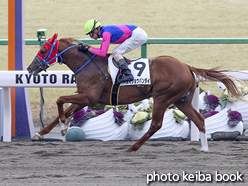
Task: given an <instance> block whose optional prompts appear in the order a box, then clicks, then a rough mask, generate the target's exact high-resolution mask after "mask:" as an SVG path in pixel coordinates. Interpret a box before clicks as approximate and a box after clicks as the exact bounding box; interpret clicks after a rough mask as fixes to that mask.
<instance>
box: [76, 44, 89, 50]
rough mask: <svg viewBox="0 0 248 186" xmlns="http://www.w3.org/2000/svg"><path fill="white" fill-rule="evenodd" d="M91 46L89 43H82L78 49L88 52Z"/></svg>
mask: <svg viewBox="0 0 248 186" xmlns="http://www.w3.org/2000/svg"><path fill="white" fill-rule="evenodd" d="M89 48H90V47H89V46H88V45H81V46H80V47H78V51H81V52H88V50H89Z"/></svg>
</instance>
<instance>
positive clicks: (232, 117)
mask: <svg viewBox="0 0 248 186" xmlns="http://www.w3.org/2000/svg"><path fill="white" fill-rule="evenodd" d="M228 117H229V120H228V122H227V124H228V125H229V126H230V127H234V126H236V125H237V124H238V123H239V122H240V121H243V120H242V115H241V114H240V113H239V112H238V111H229V112H228Z"/></svg>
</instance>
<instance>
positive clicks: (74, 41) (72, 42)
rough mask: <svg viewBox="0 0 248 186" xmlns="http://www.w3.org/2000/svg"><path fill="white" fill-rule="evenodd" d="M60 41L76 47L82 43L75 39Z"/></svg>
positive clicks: (67, 38) (62, 39) (69, 38)
mask: <svg viewBox="0 0 248 186" xmlns="http://www.w3.org/2000/svg"><path fill="white" fill-rule="evenodd" d="M60 40H61V41H64V42H65V43H67V44H68V45H75V44H78V43H82V42H81V41H80V40H79V39H77V38H74V37H66V38H61V39H60Z"/></svg>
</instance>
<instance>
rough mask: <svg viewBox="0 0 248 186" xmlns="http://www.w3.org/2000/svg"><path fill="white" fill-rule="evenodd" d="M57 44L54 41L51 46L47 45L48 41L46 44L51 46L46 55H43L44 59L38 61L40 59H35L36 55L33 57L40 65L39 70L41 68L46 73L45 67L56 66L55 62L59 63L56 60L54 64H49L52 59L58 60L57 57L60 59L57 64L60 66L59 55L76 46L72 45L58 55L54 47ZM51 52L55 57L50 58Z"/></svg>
mask: <svg viewBox="0 0 248 186" xmlns="http://www.w3.org/2000/svg"><path fill="white" fill-rule="evenodd" d="M57 42H59V41H58V40H57V39H55V40H54V43H53V44H51V43H49V42H48V41H47V42H46V43H47V44H49V45H50V46H51V48H50V50H49V51H48V52H47V54H46V55H45V57H44V58H43V59H42V60H40V59H39V58H38V57H37V55H36V56H35V59H36V60H37V61H38V62H39V63H40V68H42V69H43V70H44V71H45V72H46V69H45V66H52V65H54V64H56V63H57V62H59V61H58V60H56V62H54V63H51V62H53V61H54V59H56V58H58V57H60V62H59V64H60V65H62V64H63V58H62V56H61V55H62V54H63V53H64V52H66V51H67V50H69V49H71V48H73V47H76V46H77V45H72V46H70V47H68V48H66V49H65V50H63V51H62V52H60V53H59V52H58V51H57V50H56V49H55V45H56V44H58V43H57ZM53 52H54V53H55V54H56V55H55V57H53V58H51V54H52V53H53ZM50 58H51V59H50Z"/></svg>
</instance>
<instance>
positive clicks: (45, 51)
mask: <svg viewBox="0 0 248 186" xmlns="http://www.w3.org/2000/svg"><path fill="white" fill-rule="evenodd" d="M46 53H47V49H46V48H45V47H44V48H42V49H41V50H40V55H42V56H44V55H46Z"/></svg>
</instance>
